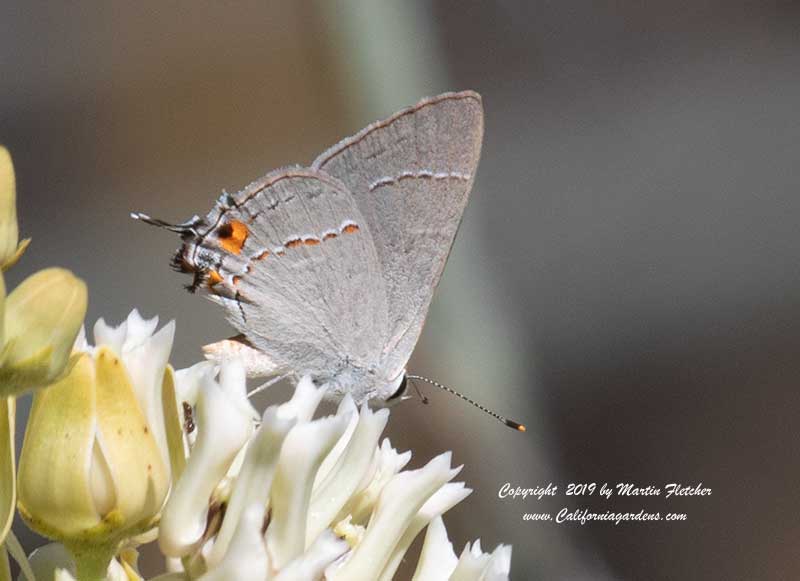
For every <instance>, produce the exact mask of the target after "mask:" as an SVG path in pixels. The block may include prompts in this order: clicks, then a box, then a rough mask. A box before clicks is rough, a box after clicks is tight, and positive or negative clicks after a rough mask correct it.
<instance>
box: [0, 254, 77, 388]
mask: <svg viewBox="0 0 800 581" xmlns="http://www.w3.org/2000/svg"><path fill="white" fill-rule="evenodd" d="M3 290H4V289H2V288H0V293H2V295H3V296H4V294H5V293H4V292H3ZM4 303H5V305H4V309H2V310H3V311H4V313H3V315H0V316H3V317H4V319H5V321H4V322H3V323H4V324H3V335H2V339H3V342H4V345H3V349H2V354H0V397H6V396H11V395H19V394H20V393H22V392H24V391H27V390H30V389H33V388H36V387H44V386H45V385H48V384H50V383H52V382H54V381H56V380H58V379H59V378H60V377H62V376H63V375H64V373H65V371H67V369H66V368H67V364H68V363H69V360H70V353H71V351H72V346H73V344H74V343H75V338H76V337H77V335H78V332H79V331H80V328H81V325H82V323H83V318H84V316H85V315H86V303H87V290H86V284H85V283H84V282H83V281H82V280H81V279H79V278H77V277H75V276H74V275H73V274H72V273H71V272H70V271H68V270H65V269H63V268H47V269H45V270H40V271H39V272H37V273H36V274H34V275H32V276H29V277H28V278H26V279H25V280H24V281H23V282H22V284H20V285H19V286H18V287H17V288H15V289H14V291H13V292H12V293H11V294H10V295H9V296H8V297H7V298H5V301H4Z"/></svg>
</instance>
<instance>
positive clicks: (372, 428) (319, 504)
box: [306, 405, 389, 545]
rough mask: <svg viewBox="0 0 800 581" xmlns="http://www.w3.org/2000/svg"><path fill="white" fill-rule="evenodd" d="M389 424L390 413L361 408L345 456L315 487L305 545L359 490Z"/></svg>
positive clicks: (314, 537) (384, 410)
mask: <svg viewBox="0 0 800 581" xmlns="http://www.w3.org/2000/svg"><path fill="white" fill-rule="evenodd" d="M387 421H389V410H386V409H383V410H378V411H376V412H373V411H372V410H370V409H369V407H367V406H366V405H364V406H363V407H362V409H361V414H360V416H359V420H358V425H357V427H356V429H355V432H354V433H353V436H352V438H351V439H350V441H349V443H348V445H347V447H346V449H345V450H344V453H343V454H342V455H341V457H340V458H339V461H338V462H337V463H336V466H335V467H334V468H333V469H332V470H331V472H330V473H329V474H328V475H327V478H325V480H324V481H323V482H322V483H320V484H319V485H318V486H316V487H315V488H314V493H313V496H312V499H311V506H310V508H309V512H308V529H307V531H306V545H310V544H311V543H312V542H313V541H314V539H316V538H317V535H319V534H320V533H321V532H322V531H323V530H324V529H326V528H327V527H328V526H330V524H331V523H332V522H333V519H334V518H335V517H336V515H337V514H338V513H339V511H340V510H341V509H342V507H343V506H344V505H345V503H346V502H347V501H348V500H349V499H350V497H351V496H353V494H355V492H356V490H357V489H358V486H359V484H360V483H361V481H362V479H363V478H364V475H365V474H366V472H367V471H368V470H369V469H370V467H371V464H372V459H373V457H374V455H375V449H376V447H377V445H378V440H379V439H380V437H381V433H382V432H383V430H384V428H385V427H386V422H387Z"/></svg>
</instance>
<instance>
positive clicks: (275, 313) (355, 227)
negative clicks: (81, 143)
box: [136, 91, 483, 403]
mask: <svg viewBox="0 0 800 581" xmlns="http://www.w3.org/2000/svg"><path fill="white" fill-rule="evenodd" d="M482 133H483V111H482V106H481V101H480V96H479V95H477V93H473V92H470V91H465V92H462V93H446V94H443V95H439V96H437V97H433V98H430V99H425V100H423V101H420V102H419V103H418V104H417V105H415V106H414V107H410V108H408V109H404V110H402V111H400V112H398V113H396V114H395V115H393V116H392V117H390V118H388V119H386V120H384V121H380V122H377V123H374V124H372V125H370V126H368V127H366V128H365V129H364V130H362V131H361V132H359V133H358V134H356V135H354V136H352V137H350V138H348V139H345V140H343V141H341V142H340V143H339V144H337V145H335V146H333V147H332V148H330V149H329V150H327V151H326V152H324V153H323V154H322V155H321V156H319V157H318V158H317V159H316V160H315V161H314V162H313V163H312V164H311V166H309V167H293V168H285V169H281V170H276V171H273V172H271V173H269V174H267V175H266V176H264V177H262V178H260V179H259V180H256V181H255V182H253V183H251V184H250V185H248V186H247V187H245V188H244V189H243V190H242V191H240V192H238V193H236V194H223V195H222V196H221V197H220V198H219V200H218V201H217V203H216V204H215V205H214V207H213V208H212V209H211V211H210V212H209V213H208V214H207V215H206V216H205V217H202V218H200V217H197V216H195V217H193V218H192V219H191V220H189V221H187V222H184V223H183V224H177V225H172V224H167V223H164V222H161V221H159V220H153V219H151V218H149V217H147V216H144V215H138V216H136V217H138V218H140V219H144V220H145V221H148V222H150V223H154V224H157V225H159V226H163V227H167V228H169V229H171V230H173V231H176V232H178V233H179V234H180V235H181V237H182V239H183V245H182V246H181V248H180V249H179V250H178V251H177V253H176V255H175V258H174V260H173V265H174V266H175V268H177V269H178V270H180V271H182V272H186V273H190V274H192V275H193V280H192V283H191V285H190V287H189V288H190V290H192V291H198V290H201V291H206V292H208V294H209V296H210V298H212V299H213V300H215V301H216V302H218V303H220V304H221V305H222V306H223V307H224V308H225V309H226V314H227V317H228V320H229V321H230V322H231V324H232V325H233V326H234V327H236V328H237V329H238V330H239V331H240V332H241V333H242V335H243V337H242V339H241V342H242V343H244V344H245V345H246V346H247V348H248V349H255V350H256V351H257V353H258V355H257V356H258V358H259V360H258V365H254V366H253V367H254V368H255V367H258V369H259V370H260V371H259V374H260V375H277V374H279V373H285V372H287V371H293V372H295V373H296V374H298V375H301V374H310V375H311V376H312V377H313V378H314V379H315V380H316V381H317V382H319V383H325V384H327V386H328V393H329V394H330V395H333V396H342V395H344V394H346V393H349V394H351V395H352V396H353V398H354V399H355V401H356V402H359V403H360V402H362V401H366V400H370V399H377V400H387V399H389V398H390V397H391V396H392V395H393V394H395V393H396V392H397V390H398V388H399V387H400V386H401V385H404V384H405V382H404V381H403V380H404V374H405V367H406V364H407V362H408V359H409V357H410V355H411V352H412V350H413V348H414V346H415V345H416V342H417V339H418V338H419V334H420V332H421V330H422V326H423V323H424V320H425V316H426V314H427V311H428V307H429V305H430V301H431V298H432V296H433V291H434V289H435V287H436V285H437V284H438V281H439V278H440V276H441V273H442V270H443V268H444V265H445V262H446V260H447V256H448V254H449V251H450V248H451V246H452V243H453V240H454V238H455V235H456V231H457V229H458V225H459V223H460V221H461V216H462V214H463V211H464V207H465V206H466V203H467V198H468V195H469V191H470V189H471V187H472V182H473V180H474V175H475V170H476V168H477V163H478V158H479V155H480V145H481V138H482Z"/></svg>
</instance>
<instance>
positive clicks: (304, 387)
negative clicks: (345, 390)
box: [278, 375, 325, 423]
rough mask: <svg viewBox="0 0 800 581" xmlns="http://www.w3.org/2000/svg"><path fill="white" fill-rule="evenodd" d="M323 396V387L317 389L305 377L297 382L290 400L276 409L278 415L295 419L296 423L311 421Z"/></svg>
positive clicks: (309, 378)
mask: <svg viewBox="0 0 800 581" xmlns="http://www.w3.org/2000/svg"><path fill="white" fill-rule="evenodd" d="M324 395H325V386H322V387H317V386H316V385H314V382H313V381H312V380H311V377H309V376H308V375H305V376H303V377H302V378H300V381H298V382H297V386H296V387H295V388H294V394H293V395H292V399H290V400H289V401H287V402H286V403H284V404H282V405H281V406H279V407H278V415H279V416H280V417H282V418H297V422H298V423H302V422H308V421H311V418H312V417H313V416H314V412H315V411H316V410H317V406H318V405H319V402H321V401H322V396H324Z"/></svg>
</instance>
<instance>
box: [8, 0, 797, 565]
mask: <svg viewBox="0 0 800 581" xmlns="http://www.w3.org/2000/svg"><path fill="white" fill-rule="evenodd" d="M798 25H800V9H799V8H798V5H797V4H796V3H792V2H783V3H781V2H769V3H766V2H765V3H750V2H720V1H717V2H715V1H705V2H697V1H692V2H689V1H686V0H678V1H677V2H676V1H672V2H667V1H655V0H654V1H648V2H570V3H559V2H544V1H523V0H503V1H499V2H481V3H477V2H474V3H470V2H457V1H455V0H437V1H422V0H418V1H408V0H406V1H403V2H400V1H397V2H381V3H374V2H369V1H364V2H358V1H356V0H348V1H341V2H338V1H322V0H320V1H317V2H309V1H304V2H281V3H276V2H263V1H260V2H235V3H224V4H223V3H198V2H169V3H161V2H159V3H156V2H150V3H128V2H79V3H63V4H61V3H23V2H3V3H2V4H0V79H2V80H1V81H0V142H3V143H4V144H5V145H6V146H8V148H9V149H10V150H11V152H12V155H13V156H14V161H15V164H16V170H17V181H18V191H19V214H20V221H21V233H22V234H23V235H25V236H32V237H33V244H32V246H31V248H30V249H29V251H28V253H27V254H26V256H25V258H24V261H23V263H22V265H21V266H19V267H17V268H16V269H14V270H13V271H12V273H11V277H10V278H11V280H10V281H9V285H13V284H16V283H17V282H18V281H19V280H21V278H22V277H23V276H24V275H26V274H29V273H31V272H33V271H34V270H36V269H38V268H41V267H44V266H48V265H62V266H65V267H68V268H71V269H73V270H74V271H75V272H76V273H77V274H78V275H79V276H81V277H83V278H84V279H85V280H86V281H87V282H88V284H89V289H90V306H89V316H88V320H89V322H90V324H91V323H93V321H94V320H95V319H96V318H98V317H101V316H102V317H105V318H106V319H107V320H110V321H112V322H115V323H116V322H119V321H121V320H122V319H123V318H124V317H125V316H126V315H127V313H128V311H129V310H130V309H131V308H132V307H138V308H139V309H140V310H141V311H142V312H143V313H144V314H146V315H149V316H152V315H155V314H158V315H159V316H160V317H161V318H162V320H163V321H167V320H169V319H173V318H174V319H176V321H177V329H178V331H177V336H176V347H175V351H174V355H173V361H174V363H175V364H176V365H177V366H188V365H190V364H191V363H193V362H195V361H196V360H198V359H199V358H200V356H201V355H200V346H201V345H203V344H205V343H209V342H211V341H214V340H218V339H220V338H223V337H227V336H229V335H230V334H232V331H231V330H230V329H229V328H228V326H227V325H226V323H225V321H224V318H223V316H222V312H221V311H220V310H219V309H217V308H215V307H214V305H212V304H211V303H209V302H208V301H205V300H204V299H202V298H200V297H197V296H191V295H188V294H187V293H185V292H184V291H183V290H182V288H181V286H182V284H184V283H185V282H187V281H186V280H184V278H182V277H181V276H180V275H178V274H176V273H173V272H171V271H170V270H169V267H168V260H169V257H170V254H171V252H172V251H173V249H174V248H175V247H176V246H177V240H176V239H175V238H174V236H171V235H170V234H169V233H166V232H161V231H156V230H152V229H148V228H147V227H145V226H144V225H142V224H140V223H136V222H134V221H132V220H130V218H129V217H128V214H129V212H130V211H132V210H142V211H146V212H148V213H151V214H152V215H155V216H159V217H163V218H165V219H170V220H182V219H185V218H188V217H189V216H191V215H192V214H194V213H199V214H203V213H205V212H206V211H207V210H208V209H209V208H210V207H211V204H212V202H213V200H214V199H215V197H216V196H217V195H218V194H219V193H220V191H221V190H222V189H227V190H228V191H236V190H237V189H239V188H240V187H242V186H244V185H245V184H247V183H249V182H250V181H251V180H252V179H254V178H256V177H258V176H260V175H262V174H264V173H266V172H267V171H268V170H270V169H272V168H274V167H278V166H281V165H284V164H290V163H309V162H310V161H311V160H312V159H313V158H314V157H315V155H316V154H317V153H319V152H320V151H322V150H323V149H324V148H326V147H327V146H329V145H330V144H332V143H334V142H336V141H337V140H338V139H340V138H342V137H344V136H346V135H349V134H351V133H353V132H355V131H357V130H358V129H360V128H361V127H362V126H364V125H365V124H367V123H368V122H370V121H373V120H375V119H377V118H380V117H384V116H386V115H388V114H390V113H392V112H394V111H395V110H396V109H398V108H400V107H402V106H405V105H409V104H412V103H414V102H416V101H417V100H418V98H419V97H422V96H424V95H431V94H436V93H438V92H441V91H445V90H453V89H464V88H471V89H475V90H477V91H479V92H480V93H481V94H482V95H483V98H484V105H485V108H486V136H485V141H484V149H483V156H482V161H481V166H480V169H479V173H478V179H477V182H476V184H475V188H474V190H473V196H472V201H471V203H470V206H469V207H468V209H467V215H466V218H465V222H464V224H463V225H462V228H461V231H460V234H459V238H458V240H457V241H456V245H455V249H454V251H453V253H452V256H451V260H450V263H449V266H448V268H447V270H446V272H445V276H444V278H443V280H442V283H441V285H440V287H439V291H438V294H437V298H436V300H435V302H434V304H433V307H432V308H431V312H430V316H429V319H428V324H427V326H426V331H425V333H424V335H423V338H422V340H421V342H420V344H419V345H418V348H417V351H416V353H415V356H414V358H413V359H412V364H411V366H410V369H412V370H413V371H414V372H416V373H420V374H424V375H428V376H431V377H435V378H437V379H439V380H440V381H443V382H445V383H448V384H450V385H452V386H454V387H456V388H458V389H459V390H460V391H462V392H463V393H465V394H467V395H469V396H472V397H474V398H476V399H478V400H480V401H482V402H484V403H486V404H487V405H489V406H490V407H492V408H493V409H496V410H497V411H498V412H500V413H506V414H508V415H510V416H512V417H514V418H515V419H518V420H520V421H523V422H525V423H526V424H527V425H528V427H529V431H528V433H527V434H526V435H521V434H517V433H513V432H512V431H510V430H507V429H505V428H503V427H502V426H501V425H499V424H498V423H496V422H495V421H493V420H492V419H491V418H489V417H488V416H484V415H483V414H480V413H479V412H477V411H476V410H474V409H473V408H470V407H468V406H466V405H465V404H463V403H462V402H460V401H458V400H456V399H455V398H452V397H448V396H446V395H443V394H440V393H429V394H428V395H429V396H430V399H431V404H430V405H429V406H427V407H426V406H423V405H421V404H420V403H419V402H417V401H412V402H410V403H407V404H405V405H403V406H400V407H398V408H395V409H394V411H393V412H392V414H393V420H392V422H391V423H390V426H389V430H388V435H389V437H390V438H391V439H392V442H393V443H394V444H395V445H396V446H397V447H398V448H399V449H413V450H414V460H413V461H412V463H413V465H414V466H419V465H421V464H422V463H424V462H426V461H427V460H428V459H429V458H431V457H432V456H433V455H435V454H436V453H438V452H440V451H442V450H453V452H454V455H455V461H456V462H457V463H462V462H463V463H464V464H465V465H466V466H465V468H464V470H463V472H462V473H461V476H460V478H463V479H464V480H466V482H467V483H468V485H470V486H471V487H472V488H474V493H473V494H472V496H471V497H470V498H469V499H467V500H466V501H465V502H463V503H462V504H461V505H459V506H457V507H456V508H455V509H453V510H452V511H451V512H450V513H448V514H447V515H446V517H445V522H446V524H447V526H448V530H449V533H450V537H451V540H452V541H453V543H454V545H455V547H456V549H457V551H460V549H461V548H462V547H463V545H464V543H465V542H466V541H467V540H470V539H473V538H475V537H480V538H481V540H482V542H483V545H484V547H487V548H492V547H494V546H495V545H496V544H498V543H500V542H507V543H511V544H513V546H514V556H513V569H512V573H513V575H512V577H513V578H515V579H636V580H638V579H681V580H694V579H698V580H699V579H703V580H708V579H726V580H729V579H768V580H772V579H775V580H777V579H790V578H797V577H798V573H800V552H798V550H797V547H798V542H800V525H798V519H797V515H798V514H800V492H799V491H798V483H800V467H799V466H800V454H799V453H798V452H800V437H799V434H800V430H798V428H797V422H796V419H797V416H798V411H800V390H798V385H799V384H800V357H798V346H800V266H798V250H800V228H798V224H800V196H798V191H800V171H798V170H797V167H798V162H800V121H799V120H798V103H800V74H798V71H800V36H799V35H798V30H800V28H798ZM273 397H274V396H273ZM28 403H29V402H27V401H26V402H25V404H24V405H22V413H23V414H24V413H26V407H27V404H28ZM19 442H20V443H21V433H20V435H19ZM506 482H510V483H512V484H513V485H519V486H525V487H533V486H536V485H546V484H547V483H548V482H552V483H553V484H555V485H558V486H559V487H560V489H561V491H563V490H564V487H565V486H566V485H567V484H568V483H570V482H597V483H602V482H608V483H611V484H613V483H617V482H632V483H637V484H639V485H643V486H644V485H648V484H655V485H660V486H663V484H665V483H667V482H681V483H684V484H692V485H694V484H697V483H699V482H702V483H703V484H704V485H705V486H709V487H711V488H712V489H713V495H712V496H711V497H705V498H685V499H681V500H675V499H669V500H665V499H663V498H631V499H627V500H621V499H616V500H612V501H610V502H609V501H602V500H598V499H596V498H593V499H589V500H582V499H579V498H566V497H564V496H563V495H559V496H558V497H557V498H556V499H555V500H552V501H541V502H537V501H534V500H530V499H528V500H525V501H522V500H518V501H511V500H500V499H498V495H497V491H498V489H499V488H500V487H501V486H502V485H503V484H504V483H506ZM563 506H566V507H569V508H570V509H573V508H579V507H587V508H592V509H595V510H606V509H608V508H611V509H614V510H618V511H624V510H631V511H634V512H635V511H638V510H640V509H645V510H649V511H653V512H655V511H660V512H661V513H662V514H663V513H665V512H668V511H672V512H686V513H687V514H688V520H687V521H686V522H681V523H665V522H660V523H652V524H639V523H636V524H634V523H627V524H626V523H623V524H620V525H619V526H614V525H613V524H608V523H592V524H587V525H586V526H583V527H581V526H580V525H567V524H564V525H556V524H554V523H532V522H523V520H522V518H521V517H522V514H523V513H525V512H543V511H552V512H553V513H555V512H557V511H558V510H559V509H560V508H561V507H563ZM18 525H19V523H18ZM15 530H17V531H18V532H19V533H20V534H21V535H23V540H24V542H25V543H26V546H27V548H28V549H29V550H30V549H32V548H33V547H34V546H36V543H38V542H41V541H39V540H37V539H36V538H34V537H32V536H30V535H25V533H24V527H23V526H22V525H19V526H17V527H16V528H15ZM159 568H160V565H159V564H158V563H147V564H146V565H145V570H146V571H148V570H149V571H155V570H157V569H159Z"/></svg>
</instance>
